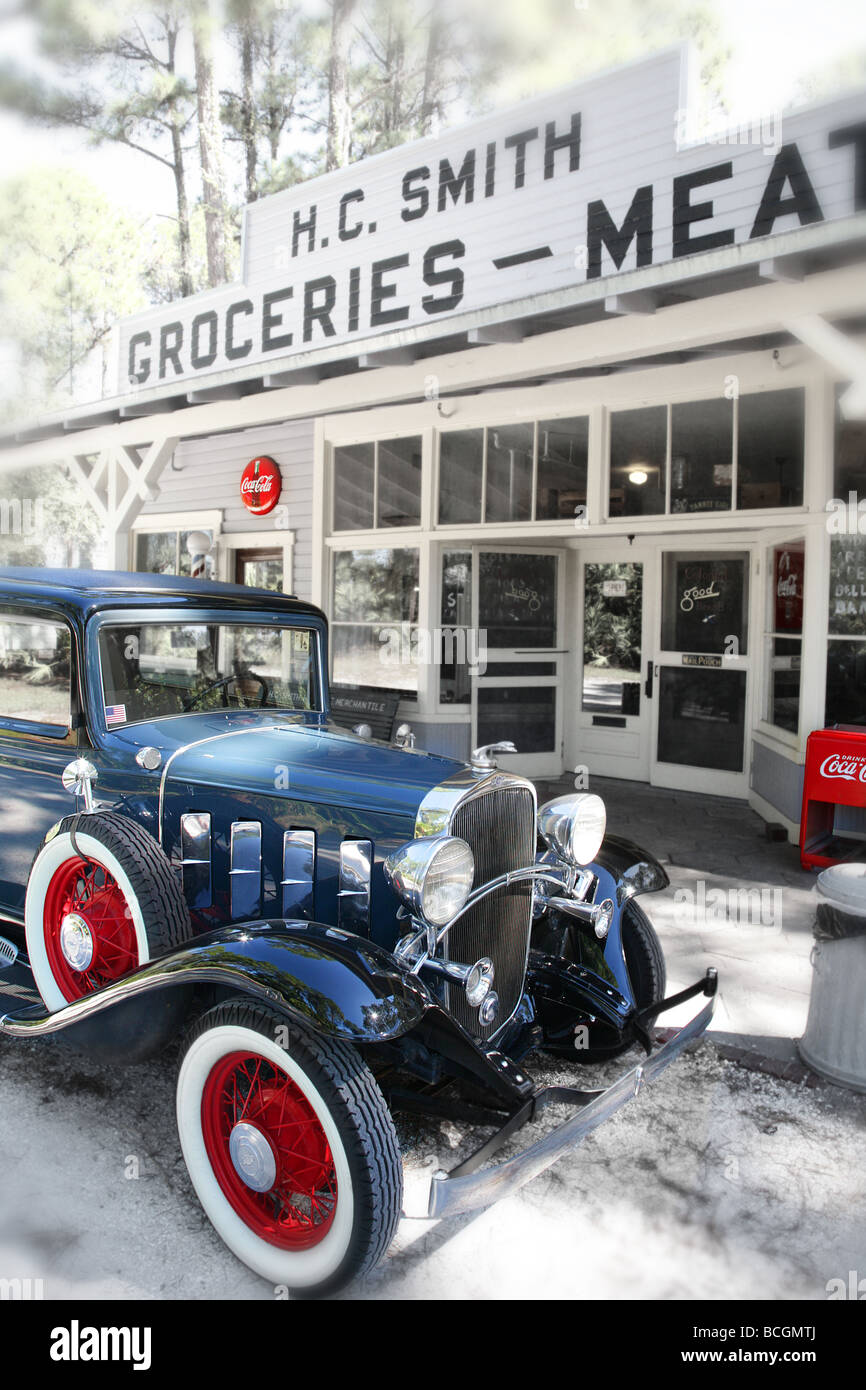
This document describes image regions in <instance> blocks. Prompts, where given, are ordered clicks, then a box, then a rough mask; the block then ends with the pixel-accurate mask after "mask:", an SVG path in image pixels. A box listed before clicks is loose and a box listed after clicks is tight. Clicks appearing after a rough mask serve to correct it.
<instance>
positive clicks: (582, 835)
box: [538, 792, 607, 868]
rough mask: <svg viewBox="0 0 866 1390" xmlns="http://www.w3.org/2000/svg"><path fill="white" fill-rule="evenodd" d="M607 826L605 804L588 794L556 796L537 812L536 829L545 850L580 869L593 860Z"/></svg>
mask: <svg viewBox="0 0 866 1390" xmlns="http://www.w3.org/2000/svg"><path fill="white" fill-rule="evenodd" d="M606 825H607V813H606V811H605V809H604V802H603V801H602V799H601V797H600V796H593V795H592V794H591V793H589V792H579V793H578V794H577V795H576V796H561V797H557V798H556V799H555V800H553V801H548V802H547V803H546V804H545V805H544V806H542V807H541V809H540V811H539V812H538V829H539V830H540V832H541V834H542V836H543V837H544V841H545V843H546V844H547V846H548V848H549V849H552V850H553V852H554V854H556V855H558V856H559V858H560V859H564V860H565V862H566V863H567V864H573V865H577V866H578V867H580V868H583V866H584V865H585V864H591V863H592V861H593V860H594V859H595V856H596V855H597V854H598V851H599V850H600V849H601V842H602V840H603V839H604V831H605V826H606Z"/></svg>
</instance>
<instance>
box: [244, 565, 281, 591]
mask: <svg viewBox="0 0 866 1390" xmlns="http://www.w3.org/2000/svg"><path fill="white" fill-rule="evenodd" d="M238 570H239V573H238V581H237V582H238V583H239V584H246V585H248V586H249V587H250V588H251V589H270V591H271V592H272V593H275V594H281V593H282V592H283V561H282V559H281V558H280V559H278V558H277V557H276V556H274V557H273V558H269V559H263V560H256V559H247V558H246V557H244V558H243V559H242V560H241V561H240V563H239V565H238Z"/></svg>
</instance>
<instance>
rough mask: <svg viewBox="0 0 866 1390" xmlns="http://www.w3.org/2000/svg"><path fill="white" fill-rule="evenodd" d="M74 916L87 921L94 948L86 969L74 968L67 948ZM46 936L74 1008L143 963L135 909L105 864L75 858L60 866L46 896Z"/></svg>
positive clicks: (59, 982)
mask: <svg viewBox="0 0 866 1390" xmlns="http://www.w3.org/2000/svg"><path fill="white" fill-rule="evenodd" d="M70 914H74V915H75V916H76V917H78V918H80V919H81V921H82V923H83V924H84V928H85V929H86V930H87V931H88V932H89V933H90V938H91V942H92V956H91V958H90V961H89V963H88V964H87V965H86V966H85V967H84V968H82V969H76V968H75V967H74V966H73V965H72V964H71V963H70V961H69V960H68V958H67V956H66V953H65V952H64V950H63V947H62V944H61V941H62V933H63V924H64V919H65V918H67V917H68V916H69V915H70ZM44 933H45V936H44V939H45V951H46V954H47V956H48V962H49V965H50V967H51V972H52V974H53V976H54V979H55V981H56V983H57V986H58V988H59V989H60V991H61V993H62V994H63V996H64V998H66V999H67V1000H68V1001H69V1002H70V1003H72V1001H73V1000H75V999H81V998H82V997H83V996H84V995H85V994H91V993H92V992H93V990H96V989H101V988H102V987H103V985H108V984H111V983H112V982H113V981H114V980H119V979H120V978H121V977H122V976H123V975H126V974H127V973H128V972H129V971H130V970H134V969H135V967H136V966H137V965H138V963H139V950H138V940H137V937H136V933H135V925H134V923H133V920H132V912H131V911H130V908H129V904H128V903H127V901H126V898H125V897H124V895H123V892H122V890H121V889H120V887H119V886H118V884H117V881H116V880H115V879H114V878H113V877H112V875H111V874H110V873H109V872H108V870H107V869H105V868H104V867H103V866H102V865H101V864H94V863H89V862H87V861H85V860H84V859H80V858H75V859H67V860H66V861H65V862H64V863H63V864H61V865H60V867H59V868H58V869H57V870H56V872H55V873H54V875H53V876H52V878H51V881H50V883H49V885H48V889H47V891H46V894H45V909H44Z"/></svg>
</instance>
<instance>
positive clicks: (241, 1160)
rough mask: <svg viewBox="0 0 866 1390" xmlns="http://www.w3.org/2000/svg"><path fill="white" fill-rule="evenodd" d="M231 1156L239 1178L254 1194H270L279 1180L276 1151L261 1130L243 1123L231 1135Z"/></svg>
mask: <svg viewBox="0 0 866 1390" xmlns="http://www.w3.org/2000/svg"><path fill="white" fill-rule="evenodd" d="M229 1154H230V1155H231V1160H232V1163H233V1164H234V1165H235V1172H236V1173H237V1175H238V1177H239V1178H240V1179H241V1180H242V1181H243V1182H245V1183H246V1185H247V1187H251V1188H252V1190H253V1192H270V1190H271V1188H272V1187H273V1185H274V1183H275V1182H276V1180H277V1160H276V1159H275V1157H274V1151H273V1149H272V1148H271V1146H270V1144H269V1143H268V1141H267V1139H266V1138H265V1136H264V1135H263V1134H262V1132H261V1130H260V1129H256V1127H255V1125H248V1124H246V1123H244V1122H243V1121H241V1122H240V1124H236V1125H235V1127H234V1129H233V1130H232V1132H231V1134H230V1135H229Z"/></svg>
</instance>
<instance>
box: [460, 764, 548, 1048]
mask: <svg viewBox="0 0 866 1390" xmlns="http://www.w3.org/2000/svg"><path fill="white" fill-rule="evenodd" d="M449 833H450V834H451V835H459V836H460V838H461V839H463V840H465V841H466V843H467V844H468V845H469V846H470V848H471V850H472V853H473V854H474V855H475V881H474V883H473V887H474V888H479V887H481V886H482V885H483V884H485V883H489V882H490V880H491V879H492V878H496V877H497V876H498V875H499V874H503V873H506V872H507V871H508V870H509V869H519V868H525V867H526V866H527V865H528V864H532V863H533V862H534V860H535V796H534V794H533V791H532V789H531V787H527V786H521V785H519V784H518V785H514V786H497V787H494V788H491V790H489V791H486V792H485V791H482V792H481V794H480V795H477V796H470V797H469V798H468V800H466V801H462V802H460V803H459V804H458V805H457V807H456V808H455V810H454V812H453V814H452V816H451V820H450V825H449ZM531 925H532V887H531V885H530V884H529V883H521V884H515V885H514V886H513V887H511V888H497V889H496V890H495V891H494V892H493V893H490V894H488V896H487V897H485V898H482V900H481V902H479V903H477V904H476V906H475V907H473V908H472V909H471V910H470V911H469V912H467V913H466V915H465V917H461V918H460V920H459V921H458V922H455V924H454V926H453V927H452V928H451V931H450V932H449V933H448V946H447V951H448V956H449V958H450V959H451V960H458V961H462V962H463V963H465V964H467V965H471V964H473V962H474V961H476V960H479V959H480V957H481V956H489V957H490V959H491V960H492V961H493V964H494V966H495V968H496V976H495V980H494V985H493V988H494V989H495V990H496V993H497V994H498V995H499V1015H498V1017H497V1018H496V1019H495V1020H494V1021H493V1023H491V1024H489V1025H488V1026H487V1027H486V1028H485V1027H484V1026H483V1025H482V1024H481V1023H480V1022H479V1019H478V1010H477V1009H473V1008H471V1007H470V1005H469V1004H468V1003H467V1002H466V995H465V993H464V991H463V990H462V989H461V988H458V987H456V986H453V985H452V986H449V996H450V997H449V1004H450V1008H451V1011H452V1013H453V1014H454V1017H455V1018H456V1019H457V1020H458V1022H460V1023H461V1024H462V1025H463V1027H464V1028H466V1029H467V1031H468V1032H470V1033H472V1034H473V1035H474V1036H475V1037H477V1038H482V1039H487V1038H489V1037H491V1036H492V1035H493V1034H494V1033H496V1032H498V1030H499V1029H500V1028H501V1027H502V1026H503V1024H505V1023H506V1022H507V1021H508V1019H509V1018H510V1017H511V1015H512V1014H513V1013H514V1010H515V1009H516V1008H517V1005H518V1004H519V1002H520V997H521V995H522V994H523V982H524V977H525V974H526V956H527V951H528V949H529V932H530V928H531Z"/></svg>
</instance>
